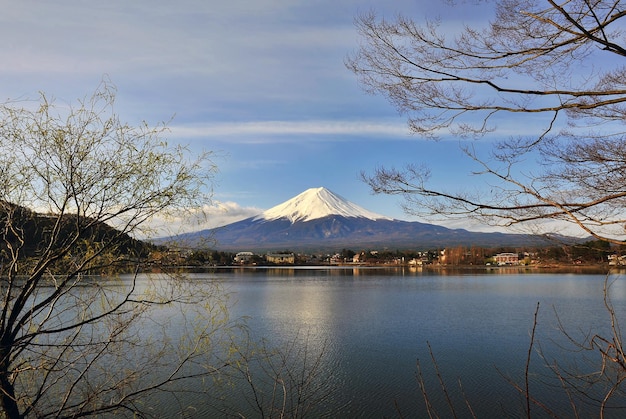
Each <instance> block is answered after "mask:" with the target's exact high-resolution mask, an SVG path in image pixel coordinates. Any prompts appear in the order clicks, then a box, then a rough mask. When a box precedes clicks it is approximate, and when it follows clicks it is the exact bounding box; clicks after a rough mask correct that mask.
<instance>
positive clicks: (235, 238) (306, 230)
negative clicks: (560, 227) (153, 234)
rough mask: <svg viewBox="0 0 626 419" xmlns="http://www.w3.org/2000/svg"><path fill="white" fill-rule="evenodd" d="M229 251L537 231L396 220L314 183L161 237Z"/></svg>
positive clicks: (511, 240)
mask: <svg viewBox="0 0 626 419" xmlns="http://www.w3.org/2000/svg"><path fill="white" fill-rule="evenodd" d="M164 241H165V242H169V243H174V244H180V245H184V246H191V247H211V248H213V249H218V250H227V251H256V252H262V251H280V250H292V251H323V252H330V251H335V250H341V249H343V248H348V249H353V250H361V249H368V248H369V249H372V248H390V249H417V250H428V249H436V248H443V247H448V246H460V245H464V246H471V245H474V246H485V247H489V246H521V245H529V244H537V241H538V240H537V237H534V236H528V235H521V234H503V233H477V232H470V231H467V230H463V229H449V228H446V227H442V226H438V225H434V224H426V223H419V222H408V221H400V220H394V219H392V218H389V217H385V216H383V215H380V214H376V213H373V212H371V211H368V210H366V209H364V208H362V207H360V206H358V205H356V204H353V203H352V202H349V201H348V200H346V199H344V198H342V197H340V196H339V195H336V194H334V193H333V192H331V191H329V190H328V189H326V188H312V189H308V190H306V191H304V192H303V193H301V194H299V195H297V196H295V197H294V198H292V199H290V200H288V201H285V202H283V203H282V204H279V205H277V206H275V207H272V208H270V209H268V210H267V211H265V212H263V213H262V214H260V215H258V216H255V217H250V218H247V219H245V220H242V221H238V222H235V223H232V224H228V225H226V226H223V227H218V228H214V229H210V230H202V231H198V232H195V233H187V234H182V235H179V236H175V237H171V238H169V239H168V240H159V242H160V243H163V242H164Z"/></svg>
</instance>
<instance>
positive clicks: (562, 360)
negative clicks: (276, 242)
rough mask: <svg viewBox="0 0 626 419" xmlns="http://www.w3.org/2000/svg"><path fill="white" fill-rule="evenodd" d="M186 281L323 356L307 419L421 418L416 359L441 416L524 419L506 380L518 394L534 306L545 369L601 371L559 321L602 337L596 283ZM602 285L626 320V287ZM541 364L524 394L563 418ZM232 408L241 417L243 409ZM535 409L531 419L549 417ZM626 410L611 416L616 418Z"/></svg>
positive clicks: (583, 278)
mask: <svg viewBox="0 0 626 419" xmlns="http://www.w3.org/2000/svg"><path fill="white" fill-rule="evenodd" d="M192 276H193V277H194V278H198V279H207V278H213V279H216V280H218V281H220V282H221V283H223V284H224V286H225V288H226V290H227V291H228V292H230V293H231V294H232V297H231V300H232V302H233V307H232V309H231V317H233V318H236V317H247V318H248V320H247V322H248V325H249V329H250V331H251V333H252V335H253V337H254V338H256V339H266V340H267V343H268V345H269V346H276V347H281V348H290V347H291V348H295V349H293V353H297V354H298V356H299V357H300V358H301V359H300V361H303V362H304V361H306V362H308V363H309V364H310V363H312V362H313V360H315V359H316V356H317V355H320V354H321V358H320V359H321V364H320V365H319V366H318V367H317V369H316V371H317V373H318V375H317V376H318V377H321V378H320V379H321V380H323V383H324V386H327V388H328V389H329V390H330V391H329V394H328V397H327V398H324V400H323V401H322V402H320V403H318V405H317V406H316V411H315V412H314V414H313V417H320V416H327V417H363V418H366V417H367V418H369V417H372V418H381V417H427V412H426V407H425V406H426V405H425V398H424V395H423V394H422V392H421V391H420V387H419V385H418V379H417V372H418V367H417V362H418V360H419V364H420V366H421V370H422V377H423V380H424V384H425V386H426V389H427V395H428V400H429V402H431V403H432V404H433V405H434V407H435V409H436V411H437V413H438V414H439V415H440V416H441V417H452V416H453V414H452V411H451V408H450V405H452V406H453V408H454V409H455V413H456V415H457V416H458V417H470V410H469V409H470V408H469V407H467V403H466V401H467V402H468V403H469V405H470V406H471V409H472V410H473V412H474V413H475V414H476V416H478V417H482V418H492V417H523V416H524V415H525V413H524V407H525V399H524V398H523V397H521V396H520V393H519V392H518V391H517V390H516V389H515V386H514V384H512V383H517V384H519V385H521V386H524V368H525V365H526V357H527V353H528V348H529V343H530V335H531V330H532V327H533V317H534V313H535V310H536V308H537V304H538V303H539V304H540V309H539V316H538V325H537V331H536V341H537V342H536V346H535V348H536V349H538V348H539V345H541V349H542V350H543V353H544V355H545V357H546V360H547V361H548V362H550V363H552V362H554V361H555V360H556V361H558V364H559V366H561V367H563V368H566V367H571V366H572V365H573V362H576V363H578V366H577V368H578V369H581V370H582V369H584V368H585V364H584V362H583V361H584V357H583V356H585V357H589V359H590V361H591V363H592V364H594V365H595V366H597V365H598V364H597V358H594V355H593V354H583V353H580V352H578V353H576V352H571V351H568V350H567V349H568V348H572V345H571V344H569V343H568V340H567V338H566V337H565V336H564V334H563V333H562V332H561V331H560V328H559V321H560V324H561V325H562V327H564V328H565V330H566V331H567V332H568V333H570V334H571V336H572V337H574V338H576V339H578V340H580V341H583V340H584V337H585V336H587V335H588V334H590V333H591V334H593V333H608V332H609V329H608V327H609V326H610V324H609V316H608V314H607V311H606V309H605V307H604V303H603V287H604V283H605V279H606V275H604V274H582V273H558V274H555V273H525V272H521V271H519V270H517V269H515V268H510V269H509V268H507V269H493V270H481V271H466V272H451V271H446V272H443V271H442V272H439V271H430V270H424V271H422V270H421V269H409V268H394V269H378V268H324V267H322V268H299V269H293V268H257V269H217V270H216V271H214V272H210V273H196V274H192ZM610 281H611V288H610V296H611V301H612V303H613V305H614V308H615V311H616V314H617V317H618V319H624V315H626V281H625V280H624V278H623V277H621V276H619V275H616V276H611V277H610ZM290 344H291V345H292V346H289V345H290ZM429 345H430V348H432V353H433V354H434V357H435V359H436V363H437V365H438V368H439V373H440V374H441V378H442V379H443V380H444V381H445V384H446V389H447V393H448V396H449V397H450V398H451V403H448V402H447V401H446V397H445V394H446V393H445V392H444V391H442V388H441V386H440V384H439V381H438V378H437V373H436V371H435V368H434V365H433V361H432V359H431V355H430V352H429ZM303 348H304V349H303ZM296 349H297V350H298V351H296ZM305 356H306V359H304V358H305ZM545 363H546V361H544V360H542V359H541V357H540V356H539V355H538V354H537V353H536V352H534V354H533V357H532V362H531V364H530V366H531V374H530V389H531V394H532V395H533V396H535V397H536V398H538V399H539V400H540V401H542V402H543V403H546V404H548V405H549V406H550V407H551V408H552V409H554V410H555V412H556V413H557V414H559V415H560V416H562V417H571V416H572V411H571V408H570V405H569V404H568V402H567V398H566V397H565V395H564V393H563V391H562V390H561V389H560V388H558V385H556V386H555V384H558V382H556V381H555V380H554V377H553V375H552V374H551V373H550V370H549V369H548V368H547V367H546V366H545ZM459 383H461V384H459ZM461 386H462V387H461ZM233 394H234V395H233V397H237V396H236V394H237V390H236V389H235V390H234V391H233ZM618 401H619V402H624V403H626V400H625V399H624V398H621V399H619V398H618ZM235 403H240V406H239V408H241V409H242V411H245V409H246V407H245V403H244V402H242V401H239V402H235ZM624 403H623V404H624ZM584 408H586V409H588V411H587V413H585V414H582V416H583V417H587V415H588V414H591V415H592V416H596V417H597V416H598V414H597V413H598V412H597V409H594V407H590V406H586V407H584ZM531 409H532V412H533V417H547V416H548V415H547V414H545V412H542V411H541V410H540V409H539V408H538V407H535V406H532V407H531ZM207 412H208V411H207ZM625 413H626V411H622V412H621V414H620V412H618V411H615V410H612V411H611V414H615V417H619V416H622V415H623V414H625ZM205 414H208V413H205ZM249 417H254V414H250V416H249Z"/></svg>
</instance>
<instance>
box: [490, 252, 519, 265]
mask: <svg viewBox="0 0 626 419" xmlns="http://www.w3.org/2000/svg"><path fill="white" fill-rule="evenodd" d="M493 259H494V260H495V262H496V264H497V265H499V266H502V265H519V255H518V254H517V253H498V254H497V255H495V256H494V257H493Z"/></svg>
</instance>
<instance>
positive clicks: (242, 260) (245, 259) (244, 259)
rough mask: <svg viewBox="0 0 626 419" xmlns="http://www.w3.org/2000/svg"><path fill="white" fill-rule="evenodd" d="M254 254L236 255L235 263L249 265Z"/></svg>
mask: <svg viewBox="0 0 626 419" xmlns="http://www.w3.org/2000/svg"><path fill="white" fill-rule="evenodd" d="M252 256H254V254H253V253H252V252H239V253H237V254H236V255H235V263H248V262H250V261H251V260H252Z"/></svg>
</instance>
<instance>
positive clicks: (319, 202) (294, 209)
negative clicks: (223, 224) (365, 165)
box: [254, 187, 391, 224]
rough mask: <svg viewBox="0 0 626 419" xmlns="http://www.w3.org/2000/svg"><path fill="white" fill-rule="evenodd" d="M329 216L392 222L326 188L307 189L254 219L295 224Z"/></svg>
mask: <svg viewBox="0 0 626 419" xmlns="http://www.w3.org/2000/svg"><path fill="white" fill-rule="evenodd" d="M329 215H338V216H341V217H348V218H350V217H352V218H367V219H369V220H391V218H389V217H385V216H384V215H380V214H376V213H373V212H371V211H368V210H366V209H364V208H362V207H360V206H358V205H356V204H353V203H352V202H350V201H348V200H346V199H345V198H343V197H341V196H339V195H337V194H335V193H333V192H331V191H329V190H328V189H326V188H324V187H321V188H311V189H307V190H306V191H304V192H302V193H301V194H300V195H297V196H295V197H293V198H291V199H290V200H288V201H285V202H283V203H282V204H279V205H276V206H275V207H273V208H270V209H268V210H267V211H265V212H263V214H261V215H259V216H257V217H255V218H254V219H255V220H266V221H271V220H279V219H281V218H286V219H288V220H289V221H291V223H292V224H293V223H295V222H297V221H311V220H316V219H318V218H324V217H327V216H329Z"/></svg>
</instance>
